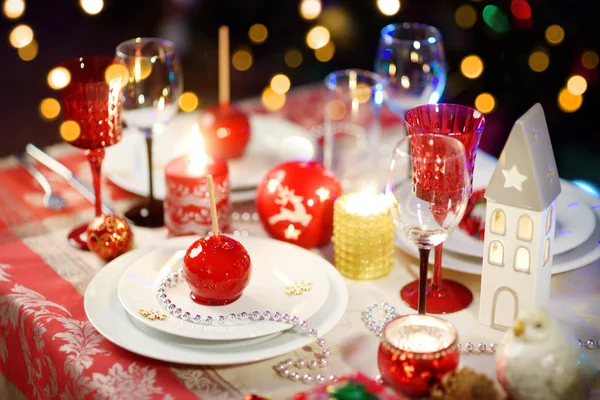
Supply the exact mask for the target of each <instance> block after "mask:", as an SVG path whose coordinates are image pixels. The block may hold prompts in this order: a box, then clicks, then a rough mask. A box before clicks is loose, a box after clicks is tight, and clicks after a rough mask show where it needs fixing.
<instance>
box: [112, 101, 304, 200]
mask: <svg viewBox="0 0 600 400" xmlns="http://www.w3.org/2000/svg"><path fill="white" fill-rule="evenodd" d="M199 118H200V114H199V113H186V114H178V115H176V116H175V118H173V120H172V121H171V122H170V123H169V124H168V125H167V126H165V127H159V128H157V129H155V138H154V144H153V160H152V162H153V164H154V170H153V173H154V176H153V180H154V195H155V197H156V198H157V199H161V200H163V199H164V197H165V178H164V173H165V172H164V169H165V166H166V165H167V163H168V162H169V161H171V160H172V159H173V158H175V157H177V156H179V155H181V154H184V153H186V152H187V146H188V143H189V135H190V132H191V130H192V125H193V124H194V123H195V122H197V121H198V120H199ZM249 118H250V130H251V139H250V143H249V144H248V147H247V148H246V153H245V154H244V156H243V157H241V158H239V159H235V160H229V161H228V163H227V164H228V166H229V179H230V181H231V190H232V192H231V196H230V199H231V201H232V202H241V201H247V200H253V199H254V196H255V188H256V186H258V184H259V183H260V180H261V179H262V177H263V176H264V175H265V174H266V173H267V172H268V171H269V169H270V168H272V167H274V166H275V165H277V164H279V163H281V162H284V161H289V160H297V159H303V160H310V159H312V158H313V155H314V148H313V143H312V137H311V135H310V133H309V132H308V131H306V130H304V129H303V128H301V127H299V126H298V125H295V124H294V123H292V122H290V121H287V120H284V119H282V118H278V117H274V116H269V115H250V116H249ZM147 165H148V158H147V155H146V145H145V142H144V136H143V135H142V134H141V133H140V132H137V131H135V130H132V129H126V130H125V131H124V133H123V138H122V139H121V141H120V142H119V143H117V144H116V145H114V146H110V147H108V148H106V157H105V158H104V162H103V164H102V169H103V173H104V174H105V176H106V177H108V179H110V180H111V181H112V182H113V183H114V184H115V185H117V186H119V187H120V188H122V189H125V190H127V191H129V192H131V193H135V194H137V195H139V196H147V195H148V170H147Z"/></svg>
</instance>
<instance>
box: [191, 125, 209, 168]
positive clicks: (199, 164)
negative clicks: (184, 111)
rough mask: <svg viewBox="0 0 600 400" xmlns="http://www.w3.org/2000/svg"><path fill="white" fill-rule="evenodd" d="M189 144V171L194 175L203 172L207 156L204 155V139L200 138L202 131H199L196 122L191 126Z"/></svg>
mask: <svg viewBox="0 0 600 400" xmlns="http://www.w3.org/2000/svg"><path fill="white" fill-rule="evenodd" d="M189 146H190V147H189V151H188V156H189V160H190V164H189V167H188V170H189V172H190V173H191V174H196V175H198V174H203V173H205V172H206V164H207V163H208V157H207V156H206V151H205V148H204V141H203V140H202V133H200V127H199V126H198V124H194V126H193V127H192V133H191V134H190V141H189Z"/></svg>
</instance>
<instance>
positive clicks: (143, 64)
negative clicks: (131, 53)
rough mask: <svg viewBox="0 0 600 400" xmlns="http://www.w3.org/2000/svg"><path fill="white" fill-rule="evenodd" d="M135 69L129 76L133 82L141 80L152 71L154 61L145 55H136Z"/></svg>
mask: <svg viewBox="0 0 600 400" xmlns="http://www.w3.org/2000/svg"><path fill="white" fill-rule="evenodd" d="M132 67H133V71H131V72H132V73H131V74H130V76H129V80H130V81H131V82H140V81H143V80H144V79H146V78H147V77H149V76H150V74H151V73H152V61H150V59H148V58H145V57H136V58H135V62H134V63H133V66H132Z"/></svg>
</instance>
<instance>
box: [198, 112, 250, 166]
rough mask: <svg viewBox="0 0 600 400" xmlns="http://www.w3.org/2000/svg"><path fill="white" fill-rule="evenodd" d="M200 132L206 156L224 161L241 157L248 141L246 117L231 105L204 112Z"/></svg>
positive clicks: (248, 129) (248, 125)
mask: <svg viewBox="0 0 600 400" xmlns="http://www.w3.org/2000/svg"><path fill="white" fill-rule="evenodd" d="M200 130H201V131H202V138H203V139H204V145H205V146H206V150H207V152H208V154H210V155H211V156H214V157H218V158H222V159H226V160H227V159H230V158H238V157H241V156H242V155H243V154H244V151H245V150H246V146H247V145H248V142H249V141H250V123H249V122H248V117H247V116H246V114H245V113H243V112H242V111H241V110H240V109H239V108H237V107H235V106H233V105H231V104H224V105H216V106H212V107H209V108H207V109H206V110H204V111H203V112H202V116H201V117H200Z"/></svg>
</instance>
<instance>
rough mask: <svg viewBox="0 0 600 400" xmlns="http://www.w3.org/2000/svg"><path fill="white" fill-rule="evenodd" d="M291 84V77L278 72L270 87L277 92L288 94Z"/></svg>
mask: <svg viewBox="0 0 600 400" xmlns="http://www.w3.org/2000/svg"><path fill="white" fill-rule="evenodd" d="M291 85H292V83H291V82H290V78H288V77H287V76H285V75H284V74H277V75H275V76H274V77H273V78H271V85H270V87H271V90H272V91H273V92H275V93H276V94H286V93H287V91H288V90H290V87H291Z"/></svg>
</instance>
